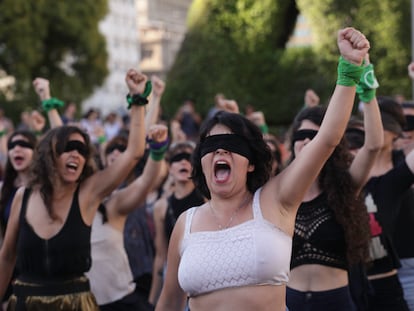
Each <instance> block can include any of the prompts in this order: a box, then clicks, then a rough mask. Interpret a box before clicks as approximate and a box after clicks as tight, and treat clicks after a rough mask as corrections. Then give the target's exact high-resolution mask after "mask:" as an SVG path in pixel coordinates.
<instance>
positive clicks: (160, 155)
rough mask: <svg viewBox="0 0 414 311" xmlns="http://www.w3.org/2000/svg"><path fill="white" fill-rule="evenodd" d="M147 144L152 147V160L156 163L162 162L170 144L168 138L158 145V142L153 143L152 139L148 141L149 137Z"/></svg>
mask: <svg viewBox="0 0 414 311" xmlns="http://www.w3.org/2000/svg"><path fill="white" fill-rule="evenodd" d="M147 143H148V144H149V147H150V157H151V159H153V160H154V161H161V160H162V159H164V155H165V152H166V151H167V149H168V143H169V139H168V138H167V139H166V140H164V141H162V142H159V143H158V142H155V141H153V140H152V139H148V137H147Z"/></svg>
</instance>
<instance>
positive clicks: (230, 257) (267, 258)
mask: <svg viewBox="0 0 414 311" xmlns="http://www.w3.org/2000/svg"><path fill="white" fill-rule="evenodd" d="M260 190H261V189H258V190H257V191H256V193H255V195H254V198H253V219H251V220H249V221H247V222H244V223H242V224H239V225H237V226H234V227H231V228H228V229H224V230H220V231H203V232H193V233H191V223H192V218H193V215H194V212H195V211H196V209H197V207H193V208H191V209H189V210H188V211H187V216H186V217H187V218H186V225H185V232H184V237H183V241H182V245H181V250H180V251H181V261H180V265H179V269H178V281H179V283H180V286H181V288H182V289H183V290H184V291H186V292H187V293H188V294H189V295H190V296H197V295H200V294H204V293H207V292H211V291H215V290H219V289H223V288H229V287H239V286H248V285H265V284H270V285H281V284H286V283H287V282H288V280H289V271H290V256H291V252H292V238H291V237H290V236H289V235H287V234H286V233H284V232H283V231H281V230H280V229H279V228H277V227H276V226H275V225H273V224H272V223H270V222H269V221H267V220H266V219H264V218H263V216H262V212H261V209H260V203H259V196H260Z"/></svg>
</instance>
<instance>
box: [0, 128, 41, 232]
mask: <svg viewBox="0 0 414 311" xmlns="http://www.w3.org/2000/svg"><path fill="white" fill-rule="evenodd" d="M17 135H21V136H24V137H25V138H26V139H27V141H28V142H29V143H30V144H31V145H32V146H33V147H35V146H36V143H37V140H36V136H35V135H34V134H33V133H32V132H30V131H26V130H16V131H14V132H13V133H12V134H11V135H10V136H9V138H8V139H7V145H8V144H9V143H10V142H11V140H12V139H13V138H14V137H16V136H17ZM16 178H17V171H16V170H15V169H14V167H13V165H12V163H11V161H10V159H9V157H8V156H7V161H6V165H5V170H4V179H3V186H2V188H1V192H0V227H1V229H2V231H3V233H4V231H5V230H6V221H5V219H4V217H3V213H4V210H5V209H6V206H7V204H8V202H9V200H10V197H11V195H12V193H13V191H14V182H15V180H16Z"/></svg>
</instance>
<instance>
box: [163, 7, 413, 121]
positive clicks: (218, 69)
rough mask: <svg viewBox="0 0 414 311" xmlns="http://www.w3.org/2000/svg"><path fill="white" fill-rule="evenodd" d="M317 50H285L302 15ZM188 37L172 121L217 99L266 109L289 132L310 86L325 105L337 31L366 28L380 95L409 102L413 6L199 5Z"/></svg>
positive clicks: (172, 90)
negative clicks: (191, 104) (191, 103)
mask: <svg viewBox="0 0 414 311" xmlns="http://www.w3.org/2000/svg"><path fill="white" fill-rule="evenodd" d="M299 11H300V12H301V13H302V14H303V15H305V17H306V18H307V19H308V20H309V21H310V23H311V28H312V34H313V37H314V42H315V44H314V45H313V46H312V47H308V48H286V43H287V41H288V38H289V36H290V34H291V33H292V29H293V26H294V24H295V21H296V17H297V15H298V12H299ZM188 25H189V30H188V33H187V36H186V38H185V39H184V42H183V44H182V48H181V50H180V51H179V53H178V56H177V59H176V62H175V64H174V66H173V67H172V69H171V71H170V72H169V74H168V76H167V88H166V91H165V96H164V100H163V102H166V103H167V102H168V107H167V105H165V107H166V108H167V109H166V113H167V115H173V114H174V112H175V109H176V108H177V107H178V105H180V102H181V101H182V99H183V98H185V97H188V96H190V97H192V98H195V99H196V100H197V106H196V107H197V109H198V110H199V111H200V112H201V113H205V112H206V111H207V110H208V108H209V107H210V106H211V105H212V102H213V97H214V94H215V93H217V92H221V93H224V94H225V95H226V96H227V97H229V98H234V99H236V100H237V101H238V102H239V104H240V105H241V106H242V108H243V106H244V105H245V104H252V105H253V106H254V107H255V108H257V109H260V110H262V111H263V112H264V113H265V115H266V119H267V121H268V122H269V123H270V124H274V125H288V124H289V123H290V122H291V120H292V118H293V116H294V115H295V114H296V113H297V111H298V110H299V109H300V108H301V106H302V105H303V95H304V93H305V90H306V89H307V88H309V87H311V88H313V89H315V90H316V91H317V93H318V94H319V95H320V96H321V100H322V103H326V102H327V101H328V99H329V95H330V94H331V93H332V89H333V87H334V85H335V79H336V65H337V60H338V49H337V45H336V35H337V30H338V29H339V28H342V27H346V26H354V27H356V28H358V29H361V30H362V31H363V32H364V33H365V34H366V35H367V37H368V38H369V40H370V42H371V51H370V54H371V59H372V61H373V63H374V64H375V68H376V75H377V77H378V79H379V82H380V89H379V90H378V94H380V95H393V94H397V93H398V94H403V95H405V96H407V97H409V93H410V79H408V78H407V69H406V68H407V65H408V63H409V62H410V54H411V53H410V44H409V43H407V42H410V28H411V27H410V1H409V0H384V1H374V0H358V1H357V0H349V1H343V0H296V1H293V0H292V1H289V0H286V1H274V0H262V1H254V0H195V1H194V2H193V5H192V6H191V9H190V12H189V18H188Z"/></svg>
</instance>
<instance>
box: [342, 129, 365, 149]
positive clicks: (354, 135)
mask: <svg viewBox="0 0 414 311" xmlns="http://www.w3.org/2000/svg"><path fill="white" fill-rule="evenodd" d="M345 139H346V140H347V141H348V145H349V149H359V148H361V147H362V146H363V145H364V142H365V131H363V130H361V129H358V128H348V129H346V131H345Z"/></svg>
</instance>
